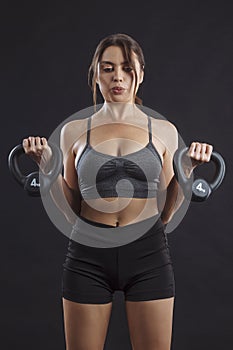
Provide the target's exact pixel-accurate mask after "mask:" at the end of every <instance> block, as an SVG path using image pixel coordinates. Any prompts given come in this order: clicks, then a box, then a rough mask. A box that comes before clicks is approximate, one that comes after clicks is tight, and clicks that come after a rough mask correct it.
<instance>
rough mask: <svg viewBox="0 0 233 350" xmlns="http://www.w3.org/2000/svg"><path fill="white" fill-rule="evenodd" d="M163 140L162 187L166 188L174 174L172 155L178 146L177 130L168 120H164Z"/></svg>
mask: <svg viewBox="0 0 233 350" xmlns="http://www.w3.org/2000/svg"><path fill="white" fill-rule="evenodd" d="M162 137H163V142H164V145H165V152H164V155H163V169H162V175H163V184H162V189H166V188H167V187H168V185H169V183H170V181H171V179H172V177H173V176H174V170H173V156H174V153H175V151H176V150H177V148H178V132H177V129H176V127H175V125H173V124H172V123H170V122H168V121H167V122H166V124H165V127H164V128H163V136H162Z"/></svg>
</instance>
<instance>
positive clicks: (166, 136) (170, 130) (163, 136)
mask: <svg viewBox="0 0 233 350" xmlns="http://www.w3.org/2000/svg"><path fill="white" fill-rule="evenodd" d="M151 119H152V122H151V124H152V131H153V135H156V136H157V135H158V138H159V139H160V141H161V142H162V143H163V144H164V145H165V147H166V148H167V149H169V150H170V151H171V150H174V149H176V148H177V147H178V131H177V128H176V126H175V125H174V124H173V123H171V122H170V121H168V120H164V119H155V118H151Z"/></svg>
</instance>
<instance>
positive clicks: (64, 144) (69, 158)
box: [60, 121, 80, 190]
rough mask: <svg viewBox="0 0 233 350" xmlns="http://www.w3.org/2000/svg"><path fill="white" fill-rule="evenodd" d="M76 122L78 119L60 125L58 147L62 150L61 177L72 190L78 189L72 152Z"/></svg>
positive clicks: (76, 136)
mask: <svg viewBox="0 0 233 350" xmlns="http://www.w3.org/2000/svg"><path fill="white" fill-rule="evenodd" d="M78 122H80V121H72V122H69V123H67V124H65V125H64V126H63V127H62V130H61V137H60V147H61V150H62V152H63V166H64V174H63V177H64V179H65V181H66V183H67V185H68V186H69V187H70V188H72V189H74V190H78V188H79V187H78V176H77V172H76V169H75V154H74V152H73V146H74V143H75V141H76V140H77V139H78V133H77V130H78V129H79V127H78Z"/></svg>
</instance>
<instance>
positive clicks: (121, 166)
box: [76, 116, 162, 200]
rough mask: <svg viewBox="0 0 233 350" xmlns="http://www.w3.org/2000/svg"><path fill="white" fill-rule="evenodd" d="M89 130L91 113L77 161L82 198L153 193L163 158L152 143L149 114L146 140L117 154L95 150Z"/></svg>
mask: <svg viewBox="0 0 233 350" xmlns="http://www.w3.org/2000/svg"><path fill="white" fill-rule="evenodd" d="M90 130H91V117H89V118H88V130H87V141H86V145H85V147H84V149H83V151H82V153H81V155H80V157H79V159H78V162H77V165H76V170H77V174H78V182H79V188H80V192H81V195H82V197H83V199H84V200H85V199H96V198H100V197H102V198H106V197H125V198H153V197H156V195H157V190H158V183H159V176H160V172H161V170H162V160H161V157H160V155H159V153H158V151H157V150H156V148H155V147H154V145H153V143H152V136H151V119H150V117H149V116H148V131H149V142H148V144H147V145H146V146H145V147H144V148H142V149H140V150H139V151H136V152H133V153H129V154H126V155H124V156H120V157H119V156H111V155H109V154H105V153H101V152H98V151H96V150H95V149H94V148H93V147H92V146H91V145H90V144H89V140H90Z"/></svg>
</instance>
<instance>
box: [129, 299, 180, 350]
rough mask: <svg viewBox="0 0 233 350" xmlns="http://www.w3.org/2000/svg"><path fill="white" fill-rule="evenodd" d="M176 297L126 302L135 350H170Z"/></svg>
mask: <svg viewBox="0 0 233 350" xmlns="http://www.w3.org/2000/svg"><path fill="white" fill-rule="evenodd" d="M173 306H174V297H171V298H165V299H157V300H149V301H136V302H134V301H126V313H127V320H128V325H129V332H130V339H131V343H132V348H133V350H141V349H146V350H155V349H156V350H170V347H171V339H172V321H173Z"/></svg>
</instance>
